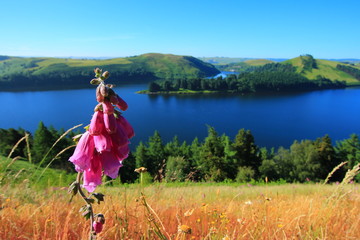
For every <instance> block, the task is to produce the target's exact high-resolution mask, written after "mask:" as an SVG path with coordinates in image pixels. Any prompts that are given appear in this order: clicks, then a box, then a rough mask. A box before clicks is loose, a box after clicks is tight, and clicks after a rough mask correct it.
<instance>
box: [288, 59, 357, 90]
mask: <svg viewBox="0 0 360 240" xmlns="http://www.w3.org/2000/svg"><path fill="white" fill-rule="evenodd" d="M283 63H285V64H292V65H293V66H295V67H297V71H298V72H301V71H302V70H303V64H302V62H301V58H300V57H297V58H293V59H290V60H287V61H284V62H283ZM316 63H317V66H318V68H317V69H312V71H305V73H303V75H304V76H305V77H307V78H308V79H316V76H318V75H320V76H323V77H325V78H328V79H330V80H341V81H346V83H347V84H350V85H351V84H354V83H359V81H358V80H356V79H355V78H354V77H353V76H351V75H349V74H347V73H345V72H343V71H341V70H339V69H337V68H336V65H337V64H342V65H346V64H344V63H340V62H335V61H329V60H321V59H316Z"/></svg>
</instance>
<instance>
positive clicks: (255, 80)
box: [148, 63, 346, 93]
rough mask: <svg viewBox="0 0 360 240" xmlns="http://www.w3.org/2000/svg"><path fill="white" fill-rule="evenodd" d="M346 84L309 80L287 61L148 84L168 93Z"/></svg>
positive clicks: (307, 87)
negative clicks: (209, 76) (246, 69)
mask: <svg viewBox="0 0 360 240" xmlns="http://www.w3.org/2000/svg"><path fill="white" fill-rule="evenodd" d="M343 87H346V83H345V82H344V81H338V80H335V81H331V80H330V79H327V78H325V77H323V76H317V78H316V79H315V80H309V79H307V78H306V77H304V76H302V75H301V74H299V73H296V68H295V67H293V66H292V65H290V64H279V63H269V64H265V65H264V66H261V67H257V68H255V69H253V70H252V71H251V72H242V73H240V74H238V75H235V74H233V75H229V76H228V77H226V78H223V77H218V78H193V79H183V80H179V79H178V80H174V81H170V80H158V81H153V82H150V83H149V86H148V90H149V92H160V91H164V92H168V91H179V90H181V89H188V90H192V91H207V90H208V91H226V92H233V93H252V92H258V91H290V90H317V89H329V88H343Z"/></svg>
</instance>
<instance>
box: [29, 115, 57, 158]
mask: <svg viewBox="0 0 360 240" xmlns="http://www.w3.org/2000/svg"><path fill="white" fill-rule="evenodd" d="M53 143H54V139H53V135H52V134H51V132H50V131H49V130H48V128H47V127H46V126H45V125H44V123H43V122H42V121H40V123H39V125H38V128H37V129H36V131H35V133H34V143H33V147H32V151H33V162H34V163H39V162H41V161H42V159H43V158H44V157H45V155H46V153H47V152H48V151H49V149H50V148H51V146H52V144H53ZM48 159H49V158H47V160H48ZM45 163H46V162H45Z"/></svg>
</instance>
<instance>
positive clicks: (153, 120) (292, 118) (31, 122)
mask: <svg viewBox="0 0 360 240" xmlns="http://www.w3.org/2000/svg"><path fill="white" fill-rule="evenodd" d="M146 87H147V86H146V85H144V84H140V85H127V86H122V87H118V88H116V89H115V91H116V92H117V93H118V94H119V95H120V96H121V97H122V98H123V99H124V100H125V101H127V102H128V104H129V109H128V110H127V111H126V112H124V116H125V117H126V118H127V119H128V120H129V121H130V123H131V124H132V125H133V127H134V128H135V131H136V136H135V137H134V139H133V141H132V142H133V146H136V145H137V143H138V142H139V141H141V140H143V141H144V140H145V141H147V140H148V137H149V136H152V135H153V133H154V131H155V130H158V131H159V132H160V135H161V136H162V138H163V140H164V142H166V141H168V140H170V139H172V138H173V136H175V135H178V137H179V139H180V140H181V141H184V140H186V141H187V142H188V143H190V142H191V141H192V140H193V139H194V138H195V137H198V138H199V139H200V140H203V139H204V137H206V136H207V125H210V126H213V127H215V129H216V130H217V132H218V133H219V134H223V133H225V134H226V135H228V136H230V137H231V138H234V136H235V135H236V133H237V132H238V130H239V129H241V128H245V129H250V130H251V132H252V133H253V135H254V136H255V141H256V143H257V145H259V146H265V147H276V148H277V147H279V146H284V147H289V146H290V145H291V144H292V143H293V141H294V140H296V139H297V140H301V139H316V138H317V137H321V136H323V135H325V134H329V135H330V137H331V138H332V139H333V141H334V142H335V141H336V140H342V139H344V138H348V137H349V135H350V134H352V133H356V134H360V124H359V123H360V111H359V106H360V88H349V89H340V90H324V91H314V92H302V93H282V94H260V95H259V94H258V95H245V96H241V95H224V94H210V95H178V96H175V95H165V96H164V95H162V96H161V95H159V96H158V95H155V96H153V95H152V96H149V95H142V94H136V93H135V92H136V91H137V90H142V89H145V88H146ZM0 101H1V103H2V105H1V108H0V128H19V127H21V128H24V129H26V130H29V131H31V132H33V131H35V129H36V128H37V126H38V123H39V122H40V121H43V122H44V123H45V125H46V126H50V125H52V126H54V127H55V128H57V129H60V128H64V129H65V130H66V129H68V128H71V127H73V126H75V125H77V124H80V123H82V124H84V126H85V125H87V124H88V123H89V121H90V118H91V115H92V113H93V109H94V106H95V105H96V104H97V103H96V100H95V89H81V90H63V91H42V92H0Z"/></svg>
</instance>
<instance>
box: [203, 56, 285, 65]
mask: <svg viewBox="0 0 360 240" xmlns="http://www.w3.org/2000/svg"><path fill="white" fill-rule="evenodd" d="M199 59H200V60H202V61H204V62H207V63H211V64H213V65H216V66H218V65H227V64H232V63H240V62H247V61H256V60H269V61H271V62H282V61H285V60H288V59H287V58H230V57H199Z"/></svg>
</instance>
